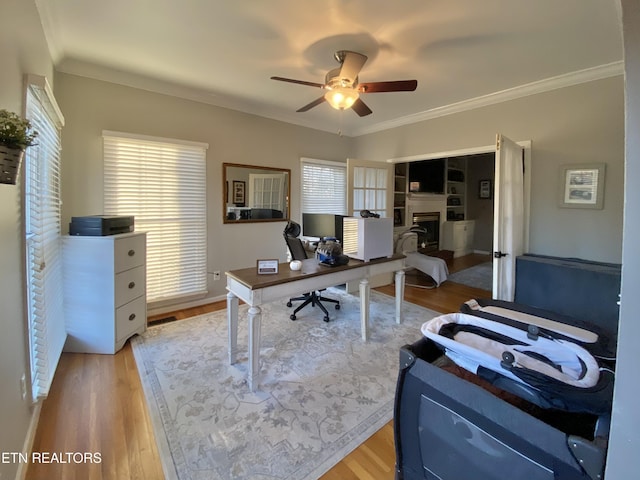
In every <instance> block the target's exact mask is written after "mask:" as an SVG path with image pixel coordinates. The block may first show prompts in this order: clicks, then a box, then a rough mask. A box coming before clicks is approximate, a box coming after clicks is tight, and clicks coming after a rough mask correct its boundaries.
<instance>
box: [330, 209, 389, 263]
mask: <svg viewBox="0 0 640 480" xmlns="http://www.w3.org/2000/svg"><path fill="white" fill-rule="evenodd" d="M342 229H343V240H342V253H343V254H344V255H347V256H349V257H351V258H357V259H358V260H364V261H365V262H368V261H369V260H371V259H373V258H381V257H389V256H391V255H393V218H371V217H369V218H358V217H346V218H344V219H343V220H342Z"/></svg>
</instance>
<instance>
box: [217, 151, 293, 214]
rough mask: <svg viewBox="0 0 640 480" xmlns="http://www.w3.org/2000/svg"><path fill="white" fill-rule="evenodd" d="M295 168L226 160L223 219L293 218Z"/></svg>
mask: <svg viewBox="0 0 640 480" xmlns="http://www.w3.org/2000/svg"><path fill="white" fill-rule="evenodd" d="M290 191H291V170H289V169H288V168H275V167H262V166H257V165H243V164H239V163H223V164H222V195H223V197H222V209H223V211H222V222H223V223H259V222H283V221H287V220H288V219H289V192H290Z"/></svg>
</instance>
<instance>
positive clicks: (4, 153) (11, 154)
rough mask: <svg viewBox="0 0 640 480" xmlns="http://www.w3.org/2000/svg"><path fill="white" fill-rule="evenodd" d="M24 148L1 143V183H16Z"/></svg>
mask: <svg viewBox="0 0 640 480" xmlns="http://www.w3.org/2000/svg"><path fill="white" fill-rule="evenodd" d="M23 154H24V149H21V148H9V147H6V146H5V145H0V183H7V184H10V185H15V184H16V178H17V177H18V172H19V171H20V162H21V161H22V155H23Z"/></svg>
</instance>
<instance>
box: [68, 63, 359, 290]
mask: <svg viewBox="0 0 640 480" xmlns="http://www.w3.org/2000/svg"><path fill="white" fill-rule="evenodd" d="M55 93H56V98H57V99H58V102H59V104H60V108H61V109H62V111H63V112H64V115H65V119H66V126H65V129H64V131H63V142H62V148H63V152H64V158H63V167H62V179H63V188H62V192H63V211H62V213H63V225H67V224H68V222H69V219H70V217H71V216H80V215H95V214H100V213H102V206H103V205H102V131H103V130H113V131H121V132H128V133H135V134H142V135H152V136H158V137H168V138H176V139H182V140H191V141H197V142H205V143H208V144H209V150H208V151H207V208H208V213H207V233H208V262H207V272H209V275H208V279H209V280H208V282H209V297H220V296H222V295H225V294H226V291H225V280H224V275H222V278H221V280H218V281H214V280H213V274H212V272H214V271H221V272H223V273H224V271H225V270H232V269H236V268H243V267H250V266H253V265H255V260H256V259H258V258H280V259H281V260H282V261H284V260H286V245H285V243H284V240H283V238H282V231H283V229H284V226H285V223H284V222H273V223H261V224H256V223H249V224H223V223H222V215H223V203H222V202H223V198H222V197H223V188H222V163H224V162H227V163H242V164H249V165H260V166H273V167H279V168H289V169H291V218H292V219H294V220H299V219H300V217H301V214H300V176H301V174H300V157H311V158H319V159H326V160H335V161H345V159H346V158H347V152H348V150H349V147H350V144H351V142H352V139H350V138H348V137H339V136H338V135H335V134H330V133H326V132H320V131H317V130H311V129H308V128H303V127H296V126H293V125H290V124H286V123H282V122H278V121H274V120H268V119H265V118H261V117H257V116H254V115H249V114H246V113H241V112H236V111H232V110H228V109H224V108H219V107H214V106H211V105H205V104H201V103H196V102H192V101H189V100H183V99H179V98H176V97H170V96H166V95H160V94H156V93H151V92H148V91H144V90H139V89H135V88H130V87H124V86H120V85H115V84H111V83H107V82H101V81H97V80H91V79H87V78H83V77H79V76H75V75H68V74H63V73H58V74H57V76H56V90H55Z"/></svg>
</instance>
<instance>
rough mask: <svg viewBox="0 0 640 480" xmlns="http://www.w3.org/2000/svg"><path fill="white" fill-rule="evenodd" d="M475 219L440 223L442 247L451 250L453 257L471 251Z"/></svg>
mask: <svg viewBox="0 0 640 480" xmlns="http://www.w3.org/2000/svg"><path fill="white" fill-rule="evenodd" d="M474 228H475V220H458V221H455V222H444V223H443V224H442V249H443V250H453V256H454V258H457V257H462V256H463V255H469V254H470V253H472V252H473V230H474Z"/></svg>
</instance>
